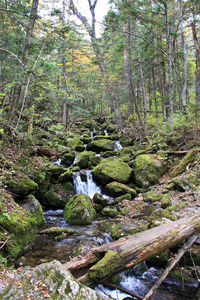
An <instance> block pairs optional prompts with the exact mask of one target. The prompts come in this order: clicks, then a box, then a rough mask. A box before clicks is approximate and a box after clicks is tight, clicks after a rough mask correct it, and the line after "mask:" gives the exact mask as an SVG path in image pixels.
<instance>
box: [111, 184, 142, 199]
mask: <svg viewBox="0 0 200 300" xmlns="http://www.w3.org/2000/svg"><path fill="white" fill-rule="evenodd" d="M106 191H107V192H108V193H109V194H110V195H111V196H113V197H118V196H121V195H124V194H131V196H132V198H134V197H135V196H136V195H137V192H136V191H135V190H134V189H132V188H131V187H129V186H127V185H125V184H123V183H119V182H116V181H114V182H111V183H108V184H107V185H106Z"/></svg>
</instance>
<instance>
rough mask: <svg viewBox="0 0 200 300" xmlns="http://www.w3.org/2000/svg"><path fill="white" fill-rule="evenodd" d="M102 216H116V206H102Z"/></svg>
mask: <svg viewBox="0 0 200 300" xmlns="http://www.w3.org/2000/svg"><path fill="white" fill-rule="evenodd" d="M101 213H102V215H103V216H107V217H111V218H115V217H117V216H118V214H119V212H118V210H117V209H116V208H111V207H104V208H103V209H102V211H101Z"/></svg>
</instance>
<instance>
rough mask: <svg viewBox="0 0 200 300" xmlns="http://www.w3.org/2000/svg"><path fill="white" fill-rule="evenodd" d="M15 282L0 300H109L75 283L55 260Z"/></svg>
mask: <svg viewBox="0 0 200 300" xmlns="http://www.w3.org/2000/svg"><path fill="white" fill-rule="evenodd" d="M15 282H16V284H13V283H11V284H10V285H9V286H8V288H7V289H6V290H5V291H4V292H3V294H2V295H1V296H0V299H1V300H10V299H30V297H31V298H32V299H33V300H45V299H49V300H63V299H66V300H67V299H70V300H109V297H107V296H105V295H101V294H98V293H97V292H96V291H94V290H92V289H90V288H89V287H86V286H84V285H82V284H81V283H79V282H78V281H76V279H74V277H73V276H72V275H71V273H70V272H69V271H68V270H67V268H66V267H65V266H64V265H63V264H61V263H60V262H59V261H56V260H54V261H52V262H50V263H45V264H42V265H38V266H37V267H35V268H34V269H32V268H31V269H29V270H26V272H25V273H24V272H23V273H22V274H20V275H18V276H17V277H16V278H15ZM18 283H19V285H18ZM19 287H20V288H19ZM30 295H31V296H30ZM32 295H33V296H32Z"/></svg>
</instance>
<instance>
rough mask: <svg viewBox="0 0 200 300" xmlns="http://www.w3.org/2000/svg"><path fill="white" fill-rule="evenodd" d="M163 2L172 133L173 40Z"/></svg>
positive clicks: (166, 9) (166, 10) (165, 6)
mask: <svg viewBox="0 0 200 300" xmlns="http://www.w3.org/2000/svg"><path fill="white" fill-rule="evenodd" d="M161 2H162V3H163V4H164V10H165V26H166V40H167V61H168V77H169V79H168V93H169V100H168V107H169V125H170V129H171V131H172V130H173V92H172V55H171V39H170V28H169V21H168V8H167V3H166V2H165V1H163V0H161Z"/></svg>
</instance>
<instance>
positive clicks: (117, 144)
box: [114, 141, 122, 151]
mask: <svg viewBox="0 0 200 300" xmlns="http://www.w3.org/2000/svg"><path fill="white" fill-rule="evenodd" d="M121 148H122V145H121V144H120V142H119V141H116V142H115V145H114V151H116V150H118V149H121Z"/></svg>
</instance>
